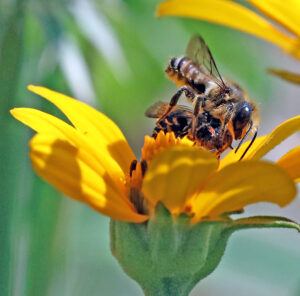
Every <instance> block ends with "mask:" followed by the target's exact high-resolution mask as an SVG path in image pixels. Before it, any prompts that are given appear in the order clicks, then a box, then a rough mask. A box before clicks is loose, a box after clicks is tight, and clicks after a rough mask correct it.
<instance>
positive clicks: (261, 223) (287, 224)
mask: <svg viewBox="0 0 300 296" xmlns="http://www.w3.org/2000/svg"><path fill="white" fill-rule="evenodd" d="M249 228H294V229H296V230H297V231H298V232H300V225H299V224H298V223H296V222H295V221H293V220H290V219H288V218H285V217H279V216H253V217H247V218H240V219H237V220H234V221H232V222H231V224H229V225H228V228H227V229H228V230H230V231H236V230H241V229H249Z"/></svg>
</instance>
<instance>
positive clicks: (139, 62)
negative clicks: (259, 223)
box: [0, 0, 300, 296]
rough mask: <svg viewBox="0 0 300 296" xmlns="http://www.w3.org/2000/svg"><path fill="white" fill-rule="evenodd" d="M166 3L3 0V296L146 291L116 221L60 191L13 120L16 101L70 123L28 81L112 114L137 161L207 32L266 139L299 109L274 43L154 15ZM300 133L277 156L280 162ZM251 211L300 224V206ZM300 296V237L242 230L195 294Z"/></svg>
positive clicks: (286, 62)
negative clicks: (115, 238)
mask: <svg viewBox="0 0 300 296" xmlns="http://www.w3.org/2000/svg"><path fill="white" fill-rule="evenodd" d="M158 2H159V1H150V0H149V1H146V0H144V1H142V0H141V1H137V0H51V1H46V0H1V1H0V112H1V113H0V135H1V140H0V194H1V196H0V248H1V249H0V295H1V296H2V295H3V296H7V295H14V296H21V295H26V296H36V295H47V296H48V295H64V296H65V295H72V296H76V295H78V296H79V295H91V296H93V295H105V296H106V295H107V296H116V295H142V292H141V290H140V288H139V287H138V285H137V284H136V283H135V282H133V281H132V280H131V279H129V278H128V277H127V276H126V275H125V274H124V273H123V272H122V270H121V268H120V267H119V266H118V263H117V262H116V260H115V259H114V258H113V257H112V255H111V254H110V250H109V233H108V223H109V219H108V218H107V217H103V216H101V215H100V214H98V213H96V212H94V211H93V210H91V209H90V208H88V207H87V206H85V205H83V204H79V203H76V202H74V201H72V200H70V199H67V198H65V197H61V195H60V194H59V193H58V192H56V190H55V189H53V188H52V187H51V186H50V185H48V184H47V183H45V182H44V181H42V180H41V179H40V178H39V177H37V176H36V174H35V173H34V172H33V170H32V168H31V165H30V161H29V158H28V141H29V139H30V137H32V135H33V132H32V131H30V130H29V128H27V127H25V126H22V125H21V124H20V123H19V122H17V121H16V120H14V119H13V118H12V117H11V116H10V115H9V109H11V108H13V107H16V106H19V107H20V106H28V107H35V108H39V109H41V110H44V111H47V112H50V113H52V114H55V115H57V116H61V114H60V112H59V111H58V110H56V109H55V108H54V107H53V106H51V105H50V104H49V103H47V102H45V101H44V100H43V99H41V98H39V97H38V96H36V95H34V94H32V93H29V91H27V90H26V86H27V85H28V84H29V83H32V84H36V85H43V86H46V87H48V88H51V89H54V90H56V91H59V92H62V93H66V94H68V95H71V96H73V97H76V98H77V99H79V100H82V101H85V102H87V103H89V104H90V105H93V106H95V107H97V108H98V109H99V110H101V111H102V112H104V113H105V114H107V115H108V116H109V117H111V118H112V119H113V120H114V121H115V122H116V123H117V124H118V125H119V126H120V127H121V129H122V130H123V132H124V133H125V135H126V137H127V139H128V141H129V143H130V144H131V146H132V147H133V149H134V151H135V152H136V154H137V155H139V149H140V147H141V146H142V144H143V137H144V135H145V134H147V133H148V134H149V133H151V131H152V128H153V126H154V122H153V120H150V119H146V118H145V117H144V111H145V109H146V108H147V107H148V106H149V105H150V104H152V103H153V102H155V101H157V100H168V99H169V98H170V96H171V94H172V93H174V91H175V89H176V87H175V86H174V84H173V83H172V82H171V81H169V80H167V78H166V77H165V75H164V67H165V65H166V63H167V61H168V59H169V58H170V57H171V56H176V55H181V54H183V53H184V50H185V47H186V44H187V42H188V40H189V38H190V36H191V35H192V34H194V33H200V34H201V35H202V36H203V37H204V38H205V40H206V41H207V43H208V44H209V46H210V48H211V50H212V52H213V53H214V56H215V59H216V61H217V63H218V65H219V68H220V70H221V72H222V73H223V75H224V76H227V77H230V78H231V79H233V80H236V81H237V82H238V83H240V84H241V85H242V86H243V87H244V88H245V89H246V90H247V91H248V92H249V94H250V96H251V97H252V98H254V99H255V100H256V101H257V102H258V103H259V105H260V108H261V110H262V124H261V129H260V134H264V133H266V132H269V131H271V130H272V129H273V128H274V127H275V126H276V125H277V124H279V123H280V122H282V121H284V120H286V119H288V118H289V117H291V116H295V115H298V114H299V111H300V110H299V95H300V91H299V88H298V87H296V86H293V85H291V84H288V83H286V82H283V81H280V80H278V79H277V78H275V77H272V76H269V75H267V74H266V72H265V69H266V68H267V67H268V66H273V67H276V66H277V67H285V68H287V69H289V70H297V66H298V69H299V65H297V63H295V61H292V60H291V59H290V58H288V57H286V56H285V55H284V54H283V53H281V52H280V50H279V49H278V48H276V47H275V46H273V45H271V44H268V43H266V42H264V41H262V40H258V39H256V38H255V37H252V36H248V35H246V34H243V33H240V32H237V31H233V30H231V29H228V28H224V27H220V26H217V25H213V24H208V23H205V22H200V21H195V20H187V19H179V18H173V19H171V18H166V19H156V18H155V17H154V12H155V7H156V5H157V3H158ZM296 144H298V145H299V135H295V136H293V137H292V138H291V139H289V141H287V142H286V144H285V145H283V147H279V148H277V149H275V150H274V151H273V152H272V153H270V155H269V156H268V158H269V159H273V160H274V159H278V157H279V156H280V155H282V154H283V153H284V152H285V151H287V150H288V149H289V148H290V147H291V146H295V145H296ZM247 214H248V215H250V214H273V215H282V216H287V217H289V218H292V219H295V220H296V221H298V222H300V202H299V200H296V201H295V202H293V203H292V204H291V205H290V206H288V207H287V208H285V209H278V208H277V207H275V206H273V205H266V204H260V205H255V206H251V207H249V209H248V211H247ZM233 294H234V295H246V296H250V295H264V296H268V295H272V296H285V295H287V296H289V295H300V236H299V234H297V233H296V232H295V231H289V230H284V231H281V230H278V229H276V230H255V231H254V230H252V231H244V232H241V233H236V234H234V235H233V237H232V238H231V240H230V242H229V245H228V248H227V251H226V254H225V256H224V258H223V260H222V262H221V264H220V266H219V267H218V268H217V270H216V271H215V272H214V273H213V274H212V275H210V276H209V277H208V278H206V279H205V280H203V281H202V282H201V284H199V285H198V286H197V287H196V288H195V289H194V290H193V292H192V295H233Z"/></svg>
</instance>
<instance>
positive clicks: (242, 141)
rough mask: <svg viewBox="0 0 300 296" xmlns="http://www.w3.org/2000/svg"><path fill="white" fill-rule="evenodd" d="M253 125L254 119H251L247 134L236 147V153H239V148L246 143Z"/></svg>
mask: <svg viewBox="0 0 300 296" xmlns="http://www.w3.org/2000/svg"><path fill="white" fill-rule="evenodd" d="M252 127H253V121H251V123H250V127H249V129H248V130H247V132H246V134H245V136H244V137H243V139H242V140H241V141H240V142H239V144H238V146H237V147H236V149H235V152H234V153H237V152H238V150H239V149H240V147H241V146H242V144H243V143H244V141H245V139H246V138H247V137H248V135H249V133H250V131H251V129H252Z"/></svg>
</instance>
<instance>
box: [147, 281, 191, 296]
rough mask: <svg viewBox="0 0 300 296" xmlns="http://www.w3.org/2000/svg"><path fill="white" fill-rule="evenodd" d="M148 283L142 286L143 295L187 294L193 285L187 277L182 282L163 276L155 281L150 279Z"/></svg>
mask: <svg viewBox="0 0 300 296" xmlns="http://www.w3.org/2000/svg"><path fill="white" fill-rule="evenodd" d="M148 284H149V285H147V286H144V287H143V290H144V293H145V296H169V295H172V296H188V295H189V292H190V291H191V289H192V288H193V287H194V283H191V282H190V281H189V280H188V279H187V281H185V282H182V281H180V280H178V279H175V278H163V279H160V280H158V281H155V283H154V282H153V281H151V283H150V282H149V283H148Z"/></svg>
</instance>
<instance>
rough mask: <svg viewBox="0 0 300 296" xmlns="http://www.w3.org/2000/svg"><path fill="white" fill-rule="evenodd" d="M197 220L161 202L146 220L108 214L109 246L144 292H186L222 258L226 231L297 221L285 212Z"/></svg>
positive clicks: (160, 294) (174, 294)
mask: <svg viewBox="0 0 300 296" xmlns="http://www.w3.org/2000/svg"><path fill="white" fill-rule="evenodd" d="M222 219H223V220H221V221H201V222H199V223H197V224H194V225H192V224H191V223H190V220H191V217H190V216H188V215H186V214H181V215H179V216H178V215H171V213H170V212H169V211H168V210H167V209H166V207H165V206H164V205H163V204H162V203H160V204H158V205H157V207H156V209H155V212H154V213H153V214H152V215H151V217H150V218H149V220H148V221H147V222H144V223H141V224H136V223H126V222H121V221H116V220H111V250H112V253H113V255H114V256H115V257H116V259H117V260H118V261H119V263H120V264H121V266H122V267H123V269H124V271H125V272H126V273H127V274H128V275H129V276H130V277H131V278H133V279H134V280H136V281H137V282H138V283H139V284H140V286H141V287H142V289H143V290H144V292H145V295H155V296H164V295H172V296H184V295H188V294H189V292H190V291H191V290H192V288H193V287H194V286H195V285H196V284H197V283H198V282H199V281H200V280H201V279H203V278H204V277H206V276H207V275H209V274H210V273H211V272H212V271H214V269H215V268H216V267H217V266H218V264H219V263H220V261H221V259H222V256H223V254H224V251H225V248H226V244H227V241H228V238H229V237H230V235H231V234H232V233H233V232H234V231H236V230H241V229H248V228H270V227H284V228H295V229H297V230H298V231H300V226H299V225H298V224H297V223H295V222H294V221H292V220H289V219H287V218H283V217H272V216H269V217H268V216H256V217H249V218H241V219H237V220H232V219H231V218H229V217H228V216H227V217H222Z"/></svg>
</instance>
